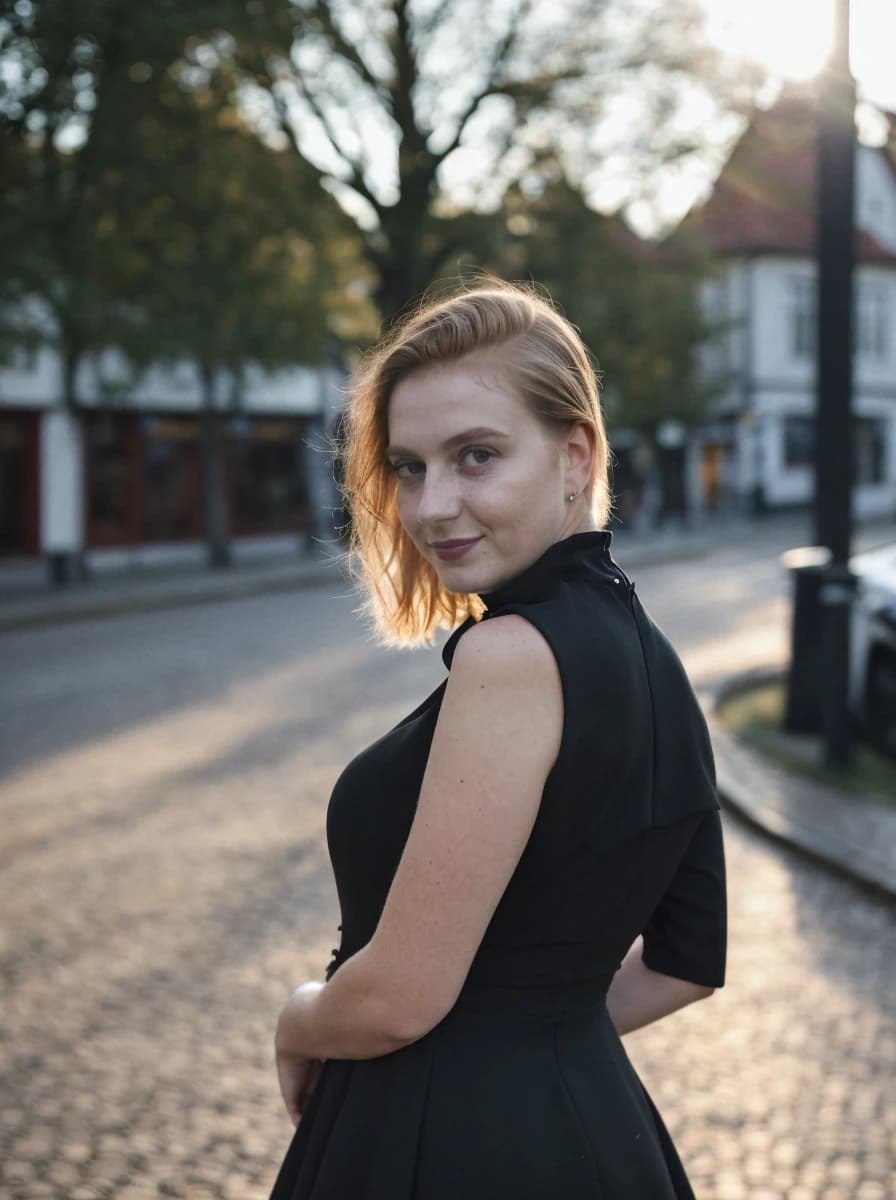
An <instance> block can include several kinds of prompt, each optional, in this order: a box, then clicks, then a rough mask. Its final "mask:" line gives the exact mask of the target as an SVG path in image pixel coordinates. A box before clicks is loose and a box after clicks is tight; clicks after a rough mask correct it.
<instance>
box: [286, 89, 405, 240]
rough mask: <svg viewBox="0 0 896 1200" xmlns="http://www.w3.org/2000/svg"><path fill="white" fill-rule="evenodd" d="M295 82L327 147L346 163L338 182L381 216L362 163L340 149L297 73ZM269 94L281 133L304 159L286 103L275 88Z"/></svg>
mask: <svg viewBox="0 0 896 1200" xmlns="http://www.w3.org/2000/svg"><path fill="white" fill-rule="evenodd" d="M295 79H296V82H297V85H298V87H299V90H300V91H301V93H302V97H303V99H304V100H305V102H306V104H307V105H308V107H309V108H310V109H311V111H312V113H313V114H314V116H315V117H316V118H317V120H318V122H319V123H320V126H321V128H322V129H323V131H324V134H325V135H326V138H327V141H328V142H329V143H330V146H331V148H332V149H333V152H334V153H335V154H336V155H337V156H338V157H339V158H340V160H341V161H342V162H343V163H344V164H345V167H346V169H347V171H348V178H347V179H343V180H342V181H341V182H343V183H346V184H348V186H349V187H351V188H352V189H353V190H354V191H356V192H357V193H358V195H359V196H362V197H363V198H364V199H365V200H366V201H367V203H368V204H370V205H371V207H372V208H373V209H374V211H375V212H376V214H377V216H381V215H382V211H383V206H382V204H381V203H380V201H379V200H378V199H377V197H376V196H375V195H374V194H373V192H372V191H371V190H370V188H369V187H368V186H367V183H366V181H365V179H364V174H363V166H362V164H361V163H360V162H359V161H358V160H357V159H355V158H353V157H352V156H351V155H350V154H348V153H347V152H346V151H345V150H343V148H342V146H341V145H340V144H339V141H338V139H337V137H336V133H335V130H334V129H333V126H332V123H331V122H330V119H329V117H328V116H327V114H326V113H325V112H324V110H323V108H322V107H321V105H320V104H319V103H318V101H317V98H316V97H315V96H314V94H313V93H312V92H311V91H310V89H309V88H308V85H307V83H306V82H305V77H304V76H303V75H302V74H301V73H300V72H296V75H295ZM269 94H270V96H271V99H272V101H273V103H274V108H275V110H276V112H277V117H278V120H279V122H280V128H281V129H282V130H283V132H284V133H285V134H286V136H287V137H288V138H289V140H290V144H291V145H292V147H293V149H294V150H295V152H296V154H298V155H299V157H301V158H304V155H303V154H302V151H301V150H300V149H299V142H298V136H297V134H296V131H295V128H294V126H293V124H292V122H291V121H290V119H289V114H288V113H287V110H286V104H285V103H284V101H283V99H282V97H281V96H278V95H277V92H276V89H275V88H274V87H271V88H270V89H269Z"/></svg>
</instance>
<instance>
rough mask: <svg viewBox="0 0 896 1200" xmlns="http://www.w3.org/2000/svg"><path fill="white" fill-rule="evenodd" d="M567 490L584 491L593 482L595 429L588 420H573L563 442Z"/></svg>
mask: <svg viewBox="0 0 896 1200" xmlns="http://www.w3.org/2000/svg"><path fill="white" fill-rule="evenodd" d="M563 449H564V453H565V455H566V480H565V486H566V489H567V491H569V492H575V493H576V494H577V495H578V493H579V492H583V491H584V490H585V489H586V488H587V487H588V485H589V484H590V483H591V480H592V478H593V475H592V470H593V467H594V454H595V448H594V430H593V429H592V428H591V426H590V425H589V424H588V423H587V422H586V421H573V423H572V425H570V427H569V433H568V434H567V435H566V440H565V442H564V443H563Z"/></svg>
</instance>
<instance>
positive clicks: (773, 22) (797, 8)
mask: <svg viewBox="0 0 896 1200" xmlns="http://www.w3.org/2000/svg"><path fill="white" fill-rule="evenodd" d="M701 3H702V5H703V7H704V9H705V10H706V12H707V15H708V18H709V28H710V30H711V36H712V37H713V39H714V40H715V41H716V42H717V44H718V45H719V46H721V47H722V48H724V49H726V50H728V51H731V52H732V53H737V54H742V55H744V56H745V57H750V58H753V59H755V60H756V61H758V62H759V63H761V64H762V65H763V66H766V67H768V68H770V69H772V70H773V71H775V72H779V73H780V74H781V75H782V76H784V77H786V78H790V79H806V78H808V77H810V76H811V75H814V74H816V73H817V71H818V70H819V69H820V68H821V66H822V64H823V63H824V61H825V58H826V57H827V53H828V51H829V48H830V43H831V27H832V22H831V17H832V13H833V3H832V0H749V2H747V0H701ZM851 25H852V28H851V43H852V44H851V56H850V57H851V65H852V71H853V74H854V75H855V77H856V81H857V83H858V85H859V90H860V92H861V93H862V94H863V95H864V96H865V98H866V99H868V100H869V101H872V102H873V103H876V104H879V105H881V106H882V107H884V108H888V109H890V110H891V111H896V0H852V22H851Z"/></svg>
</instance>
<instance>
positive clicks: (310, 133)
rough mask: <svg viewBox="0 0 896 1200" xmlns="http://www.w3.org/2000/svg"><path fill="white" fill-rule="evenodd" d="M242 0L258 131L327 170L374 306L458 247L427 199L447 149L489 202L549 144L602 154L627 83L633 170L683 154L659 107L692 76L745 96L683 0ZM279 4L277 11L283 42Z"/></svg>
mask: <svg viewBox="0 0 896 1200" xmlns="http://www.w3.org/2000/svg"><path fill="white" fill-rule="evenodd" d="M284 6H285V9H284ZM252 9H253V11H254V12H256V13H257V14H258V20H259V22H260V25H263V26H264V28H265V30H266V36H265V37H263V38H259V39H257V40H255V41H249V42H244V43H238V44H237V46H236V50H235V55H236V60H237V62H238V63H239V64H240V66H241V67H242V68H243V69H244V70H245V71H246V73H247V76H248V77H249V78H250V79H251V80H252V81H253V83H254V85H255V89H256V90H255V95H254V100H255V102H256V104H257V102H258V98H259V96H260V95H264V97H266V99H267V103H268V109H267V123H268V127H272V125H273V124H276V126H277V128H279V129H280V131H281V132H282V133H283V134H284V135H285V136H287V137H288V138H289V139H290V142H291V143H292V145H293V146H294V147H295V149H296V150H297V151H298V152H299V153H301V154H303V155H307V157H309V158H311V159H312V160H313V161H315V162H316V163H317V165H318V166H320V167H321V169H322V170H324V171H325V172H327V175H328V186H329V187H330V188H331V189H332V190H333V191H334V192H335V193H336V195H337V196H339V197H340V199H342V201H343V202H344V203H345V205H346V207H348V208H350V209H351V211H352V213H353V214H354V215H356V217H357V219H358V222H359V227H360V228H361V231H362V235H363V238H364V249H365V253H366V256H367V258H368V261H369V262H370V264H371V266H372V267H373V269H374V270H375V272H376V276H377V280H378V289H377V298H378V301H379V304H380V308H381V311H382V312H383V314H384V315H385V316H387V317H390V316H392V315H393V314H394V313H395V312H397V311H398V310H400V309H401V308H402V306H403V305H404V304H405V303H406V302H407V301H408V300H409V299H410V298H411V297H412V296H413V295H415V294H416V293H418V292H419V291H420V290H421V289H422V288H424V287H425V286H426V285H427V284H428V283H429V282H430V280H431V279H432V278H433V277H434V276H435V275H436V274H437V273H438V272H439V271H440V269H442V268H443V267H444V266H445V264H446V263H448V262H450V260H451V258H452V256H454V255H456V254H458V253H459V252H460V251H462V250H463V249H464V241H463V225H462V224H460V225H459V224H458V220H457V212H456V211H452V209H451V208H450V207H449V206H448V205H446V203H445V199H446V187H447V179H448V174H449V172H452V171H454V172H455V173H456V169H457V168H458V166H459V164H460V163H461V161H462V159H463V158H464V157H466V159H467V161H468V164H469V161H470V160H471V159H473V158H475V159H477V160H478V165H477V166H476V167H475V169H474V170H473V171H472V172H471V173H470V176H469V179H468V185H469V186H468V187H467V192H468V195H469V197H470V201H471V203H472V206H473V207H481V206H483V204H484V205H485V206H486V207H488V206H489V205H491V207H495V206H497V204H498V203H499V202H500V199H501V195H502V193H503V191H504V189H505V187H506V186H508V184H509V183H510V182H512V180H513V179H514V178H516V177H518V175H519V172H520V170H521V169H525V168H526V166H527V165H528V164H529V162H530V160H531V158H532V156H533V155H536V154H538V153H539V152H540V151H543V150H544V149H546V148H547V147H550V146H560V147H562V153H563V155H564V158H565V161H566V164H567V170H568V171H569V172H570V173H571V174H572V176H573V177H574V178H575V180H576V182H581V180H582V179H583V178H584V176H585V175H586V174H588V173H589V171H591V170H592V169H593V168H594V167H595V166H596V165H597V162H598V161H599V157H600V155H601V154H602V153H608V152H609V151H608V149H607V145H608V144H607V141H606V137H607V127H606V126H602V125H601V123H600V118H601V116H602V115H603V114H604V113H605V112H606V111H607V106H608V105H609V103H610V102H611V101H613V100H614V99H619V98H620V97H624V96H625V95H629V96H631V95H633V94H636V95H637V97H638V102H639V104H640V105H641V108H642V110H643V118H642V120H641V122H640V125H639V136H638V139H637V145H638V149H637V151H635V149H634V143H633V142H631V135H630V132H629V131H628V130H627V131H626V132H625V135H624V136H625V138H628V139H629V141H630V142H631V144H628V145H626V146H625V147H624V148H623V149H622V153H623V154H624V156H625V160H626V165H627V169H628V170H629V171H631V172H637V171H642V172H643V171H645V170H648V169H650V168H651V167H655V165H656V163H657V162H658V161H660V160H662V159H669V158H671V157H678V156H681V155H682V154H685V153H688V152H691V151H693V150H695V149H696V148H698V147H699V145H700V143H701V138H700V135H699V134H698V135H696V136H695V135H694V134H693V132H684V133H682V132H681V131H680V129H679V130H677V128H676V120H675V116H676V111H677V108H678V105H679V100H680V99H681V98H683V97H687V96H692V95H693V92H694V90H695V89H696V88H697V86H698V81H699V80H700V79H701V78H703V79H709V80H711V82H712V85H713V88H714V89H715V92H716V93H717V96H718V97H719V99H720V102H721V103H722V104H725V103H734V102H737V103H744V102H746V99H747V94H748V91H749V84H750V83H752V82H753V81H752V80H750V81H746V82H745V81H744V77H743V76H740V77H738V76H735V75H734V74H733V73H732V72H731V71H730V70H729V71H728V72H727V74H726V75H725V76H724V77H722V76H721V75H720V74H719V73H718V71H717V69H716V68H717V62H716V59H715V58H714V57H713V55H712V54H711V53H710V52H709V51H708V50H707V49H706V47H705V46H704V45H703V44H702V40H701V23H700V18H699V15H698V10H697V6H696V5H695V4H694V3H693V2H692V0H677V2H676V3H674V4H673V3H663V4H658V3H655V2H653V0H640V3H637V4H622V3H620V2H619V0H562V2H558V3H557V4H552V5H548V4H541V5H538V4H535V3H534V2H532V0H509V2H508V3H507V4H502V5H481V4H478V3H476V2H475V0H429V2H426V0H418V2H417V3H412V0H368V2H366V3H363V4H356V3H349V2H348V0H298V2H296V3H292V2H291V0H255V2H254V3H253V5H252ZM284 11H288V12H291V13H292V14H294V22H295V24H294V28H293V30H292V31H291V32H290V34H289V36H288V39H287V40H286V41H284V18H283V14H284ZM617 149H618V148H617ZM466 207H470V205H469V204H468V205H466Z"/></svg>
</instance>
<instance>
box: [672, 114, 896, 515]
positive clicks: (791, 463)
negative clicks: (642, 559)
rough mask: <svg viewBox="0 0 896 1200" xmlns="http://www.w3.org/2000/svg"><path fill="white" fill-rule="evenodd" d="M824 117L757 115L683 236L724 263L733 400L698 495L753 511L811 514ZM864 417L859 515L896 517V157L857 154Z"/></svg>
mask: <svg viewBox="0 0 896 1200" xmlns="http://www.w3.org/2000/svg"><path fill="white" fill-rule="evenodd" d="M815 166H816V132H815V117H814V114H813V112H812V109H811V107H810V105H809V104H808V103H807V101H806V99H805V98H804V97H802V96H800V94H799V93H792V94H786V95H785V97H784V98H783V99H782V100H781V101H779V103H778V104H777V105H775V106H774V107H773V108H772V109H770V110H768V111H767V112H764V113H759V114H757V116H756V118H755V119H754V120H753V122H752V123H751V125H750V127H749V128H748V129H747V131H746V132H745V134H744V135H743V137H742V138H741V139H740V141H739V142H738V144H737V145H736V147H735V149H734V151H733V153H732V155H731V157H730V159H729V161H728V163H727V165H726V166H725V168H724V170H723V171H722V173H721V175H720V176H719V179H718V180H717V182H716V185H715V188H714V190H713V193H712V195H711V196H710V198H709V200H708V201H707V202H706V203H705V204H704V205H703V206H702V207H701V208H699V209H697V210H695V211H693V212H692V213H690V214H689V215H688V217H687V218H686V219H685V221H684V222H683V224H682V227H681V230H680V232H679V235H677V236H681V235H682V234H684V235H696V236H697V237H699V238H700V240H701V241H702V242H703V243H704V245H706V246H707V247H708V248H709V251H710V253H711V255H712V257H713V259H714V260H715V261H716V262H717V263H718V267H719V270H718V274H717V276H716V278H714V279H712V280H710V281H708V282H707V283H706V284H705V285H704V289H705V290H704V294H703V301H704V303H705V306H706V311H707V312H708V313H709V314H710V315H712V316H713V317H716V318H718V319H719V320H721V321H724V322H727V323H728V324H727V330H726V332H725V333H724V334H723V335H722V336H721V337H720V338H719V339H718V340H717V341H716V342H715V343H714V344H713V345H711V346H709V347H707V349H706V351H705V353H704V357H703V367H704V369H705V370H706V371H707V372H709V373H711V374H712V375H713V376H714V377H716V378H718V379H719V380H720V381H721V383H722V385H723V393H722V395H721V398H720V399H719V401H718V402H717V404H716V406H715V408H714V419H713V420H711V421H708V422H706V423H705V424H704V426H703V427H702V428H701V429H700V430H699V431H697V436H696V442H695V445H694V448H693V458H692V467H693V476H694V477H695V479H696V480H697V481H698V486H697V488H696V489H695V490H696V492H697V494H698V495H702V503H703V504H704V506H705V507H712V502H713V495H712V493H713V492H714V491H715V492H721V493H722V495H723V496H724V495H725V494H727V496H728V498H729V499H732V500H733V501H734V502H735V503H736V504H737V505H738V506H740V507H745V508H751V507H752V508H757V509H761V508H772V507H773V508H778V507H783V506H787V505H807V504H809V503H811V501H812V492H813V485H814V484H813V470H812V461H813V447H814V437H815V403H816V402H815V375H816V362H815V337H816V333H815V325H816V323H815V304H816V268H815V261H814V259H815V218H814V209H815ZM855 192H856V194H855V213H856V227H857V233H856V266H855V272H854V276H853V280H854V294H855V322H856V323H855V344H854V360H853V411H854V414H855V419H856V424H855V434H854V439H855V455H854V467H855V484H856V486H855V492H854V511H855V514H856V516H857V517H859V518H862V517H871V516H877V515H885V514H893V513H896V149H894V145H893V143H892V142H891V145H890V146H889V147H881V148H872V147H870V146H864V145H860V146H859V147H858V150H857V159H856V187H855Z"/></svg>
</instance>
